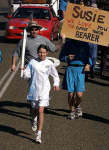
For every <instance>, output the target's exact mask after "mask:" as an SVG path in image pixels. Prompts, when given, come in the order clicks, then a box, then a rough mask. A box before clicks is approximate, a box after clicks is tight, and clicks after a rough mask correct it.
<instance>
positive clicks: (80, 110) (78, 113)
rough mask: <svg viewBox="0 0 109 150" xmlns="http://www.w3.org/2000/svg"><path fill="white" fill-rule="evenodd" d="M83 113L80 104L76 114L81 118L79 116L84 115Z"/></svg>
mask: <svg viewBox="0 0 109 150" xmlns="http://www.w3.org/2000/svg"><path fill="white" fill-rule="evenodd" d="M82 115H83V113H82V109H81V107H80V106H78V107H77V108H76V111H75V116H76V117H77V118H79V117H82Z"/></svg>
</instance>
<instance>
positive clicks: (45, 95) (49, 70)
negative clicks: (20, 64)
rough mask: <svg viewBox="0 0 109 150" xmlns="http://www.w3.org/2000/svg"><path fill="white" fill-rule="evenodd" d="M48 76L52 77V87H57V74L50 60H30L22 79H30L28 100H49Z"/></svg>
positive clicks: (58, 80)
mask: <svg viewBox="0 0 109 150" xmlns="http://www.w3.org/2000/svg"><path fill="white" fill-rule="evenodd" d="M49 75H51V76H52V77H53V81H54V84H53V86H59V82H60V79H59V76H58V72H57V70H56V68H55V66H54V64H53V62H52V61H51V60H48V59H45V60H44V61H40V59H39V58H37V59H36V60H35V59H32V60H31V61H30V62H29V64H28V65H27V67H26V69H25V70H24V74H23V77H24V79H26V78H30V86H29V92H28V94H27V99H28V100H49V92H50V88H51V86H50V81H49Z"/></svg>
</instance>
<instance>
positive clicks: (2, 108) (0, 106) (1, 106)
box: [0, 101, 30, 120]
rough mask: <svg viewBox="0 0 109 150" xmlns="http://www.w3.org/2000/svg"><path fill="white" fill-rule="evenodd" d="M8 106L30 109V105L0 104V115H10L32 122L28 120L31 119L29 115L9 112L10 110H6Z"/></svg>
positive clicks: (4, 102) (6, 102) (5, 102)
mask: <svg viewBox="0 0 109 150" xmlns="http://www.w3.org/2000/svg"><path fill="white" fill-rule="evenodd" d="M7 106H8V107H17V108H29V107H30V106H29V104H28V103H19V102H12V101H3V102H0V113H3V114H8V115H10V116H15V117H18V118H22V119H26V120H30V119H29V118H28V117H29V115H28V114H26V113H21V112H17V111H12V110H9V109H7V108H5V107H7Z"/></svg>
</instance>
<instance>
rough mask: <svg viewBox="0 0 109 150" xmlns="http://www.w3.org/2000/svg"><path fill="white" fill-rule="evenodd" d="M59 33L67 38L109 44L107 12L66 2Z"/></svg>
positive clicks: (108, 18)
mask: <svg viewBox="0 0 109 150" xmlns="http://www.w3.org/2000/svg"><path fill="white" fill-rule="evenodd" d="M61 34H65V35H66V37H68V38H72V39H76V40H80V41H86V42H90V43H95V44H98V45H104V46H109V12H108V11H104V10H100V9H97V8H93V7H86V6H83V5H78V4H73V3H68V6H67V10H66V13H65V18H64V22H63V26H62V30H61Z"/></svg>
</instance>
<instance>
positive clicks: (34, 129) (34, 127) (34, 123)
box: [32, 117, 37, 132]
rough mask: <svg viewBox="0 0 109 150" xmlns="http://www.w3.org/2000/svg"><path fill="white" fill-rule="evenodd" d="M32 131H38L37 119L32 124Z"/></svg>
mask: <svg viewBox="0 0 109 150" xmlns="http://www.w3.org/2000/svg"><path fill="white" fill-rule="evenodd" d="M32 130H33V131H34V132H35V131H36V130H37V117H36V118H35V119H34V120H33V122H32Z"/></svg>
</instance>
